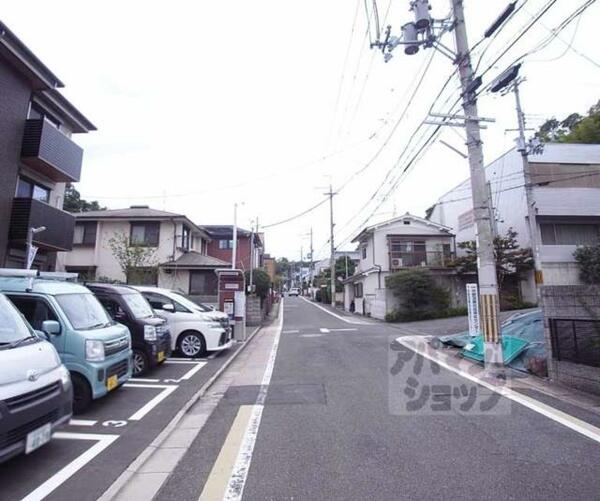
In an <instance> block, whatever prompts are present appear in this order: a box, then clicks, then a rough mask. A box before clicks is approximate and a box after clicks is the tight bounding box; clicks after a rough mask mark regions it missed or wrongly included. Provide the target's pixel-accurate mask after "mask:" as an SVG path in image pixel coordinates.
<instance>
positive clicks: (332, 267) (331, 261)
mask: <svg viewBox="0 0 600 501" xmlns="http://www.w3.org/2000/svg"><path fill="white" fill-rule="evenodd" d="M328 195H329V231H330V237H329V241H330V243H331V257H330V259H329V266H330V275H331V280H330V287H331V306H332V307H334V308H335V243H334V241H333V227H334V224H333V187H332V186H331V184H330V185H329V193H328Z"/></svg>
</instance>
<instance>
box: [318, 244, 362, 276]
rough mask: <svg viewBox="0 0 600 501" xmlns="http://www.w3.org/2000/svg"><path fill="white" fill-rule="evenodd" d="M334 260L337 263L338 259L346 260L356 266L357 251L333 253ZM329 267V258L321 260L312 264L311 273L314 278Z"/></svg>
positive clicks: (358, 258)
mask: <svg viewBox="0 0 600 501" xmlns="http://www.w3.org/2000/svg"><path fill="white" fill-rule="evenodd" d="M334 256H335V260H336V261H337V260H338V259H339V258H341V257H343V258H346V259H347V260H348V261H352V262H353V263H354V265H355V266H356V265H358V262H359V260H360V253H359V251H355V250H354V251H335V253H334ZM330 265H331V260H330V258H326V259H321V260H320V261H317V262H315V263H314V264H313V273H314V275H315V276H317V275H320V274H321V273H322V272H323V271H324V270H328V269H329V267H330Z"/></svg>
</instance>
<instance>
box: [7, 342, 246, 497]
mask: <svg viewBox="0 0 600 501" xmlns="http://www.w3.org/2000/svg"><path fill="white" fill-rule="evenodd" d="M235 349H236V348H234V349H231V350H229V351H227V352H223V353H220V354H217V353H214V354H210V355H209V356H208V357H207V358H206V359H195V360H189V359H178V358H177V357H176V356H174V358H171V359H169V360H167V361H166V362H165V363H164V364H163V365H162V366H161V367H157V368H155V369H154V370H152V371H151V372H149V373H148V374H147V375H145V376H144V378H133V379H132V380H130V382H129V383H127V384H125V385H124V386H123V387H122V388H119V389H117V390H115V391H113V392H112V393H111V394H109V395H107V396H106V397H105V398H102V399H100V400H98V401H96V402H94V403H93V404H92V405H91V407H90V408H89V409H88V410H87V411H86V412H85V413H84V414H82V415H78V416H75V418H74V419H73V420H71V423H70V424H69V426H67V427H66V428H64V429H62V430H61V431H60V432H58V433H56V434H55V435H54V438H53V439H52V441H51V442H50V443H49V444H47V445H45V446H44V447H42V448H40V449H39V450H37V451H35V452H33V453H32V454H30V455H28V456H20V457H17V458H14V459H12V460H11V461H9V462H8V463H5V464H2V465H0V485H2V487H1V488H0V500H1V501H4V500H7V501H8V500H10V501H15V500H18V499H26V500H28V501H33V500H37V499H49V500H69V501H70V500H73V501H87V500H89V501H93V500H96V499H98V498H99V497H100V496H101V495H102V494H103V493H104V492H105V491H106V489H108V487H109V486H110V485H111V484H112V482H113V481H114V480H115V479H116V478H117V477H118V476H119V475H120V474H121V473H122V472H123V470H125V469H126V468H127V466H129V464H130V463H131V462H132V461H133V460H134V459H135V458H136V457H137V456H138V455H139V454H140V453H141V452H142V451H143V450H144V449H145V448H146V447H147V446H148V445H149V444H150V443H151V442H152V441H153V440H154V439H155V438H156V436H157V435H158V434H159V433H160V432H161V431H162V430H163V429H164V428H165V426H166V425H167V424H168V423H169V421H170V420H171V419H172V418H173V416H174V415H175V414H176V413H177V412H178V411H179V410H180V409H181V407H183V406H184V405H185V403H186V402H187V401H188V400H189V399H190V398H191V397H192V396H193V395H194V393H196V392H197V391H198V389H199V388H200V387H201V386H202V385H203V384H204V383H205V382H206V381H207V380H208V379H210V378H211V376H212V375H213V374H214V373H215V372H216V371H217V370H218V369H219V368H220V367H221V365H222V364H224V363H225V362H226V361H227V359H228V358H229V357H230V356H232V355H233V353H234V351H235Z"/></svg>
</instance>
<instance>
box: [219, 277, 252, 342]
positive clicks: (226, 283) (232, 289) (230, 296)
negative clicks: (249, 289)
mask: <svg viewBox="0 0 600 501" xmlns="http://www.w3.org/2000/svg"><path fill="white" fill-rule="evenodd" d="M215 273H216V274H217V279H218V292H219V309H220V310H221V311H223V312H224V313H227V315H229V321H230V322H231V326H232V328H233V338H234V339H235V340H236V341H245V340H246V292H245V291H246V280H245V277H244V272H243V271H242V270H235V269H230V268H220V269H217V270H215Z"/></svg>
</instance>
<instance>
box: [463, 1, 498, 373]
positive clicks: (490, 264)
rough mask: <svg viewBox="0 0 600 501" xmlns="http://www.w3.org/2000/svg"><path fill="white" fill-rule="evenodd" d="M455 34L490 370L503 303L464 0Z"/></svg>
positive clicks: (493, 364)
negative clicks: (500, 295) (499, 289)
mask: <svg viewBox="0 0 600 501" xmlns="http://www.w3.org/2000/svg"><path fill="white" fill-rule="evenodd" d="M452 9H453V12H454V33H455V38H456V50H457V58H456V62H457V64H458V70H459V74H460V82H461V86H462V91H463V94H462V96H463V110H464V114H465V129H466V133H467V148H468V153H469V168H470V171H471V191H472V197H473V209H474V212H475V223H476V225H477V256H478V261H479V264H478V277H479V294H480V303H481V304H480V308H481V320H482V325H483V337H484V343H485V364H486V367H487V368H488V369H493V368H494V367H498V366H503V365H504V363H503V358H502V340H501V334H500V323H499V318H498V317H499V311H500V300H499V294H498V282H497V278H496V261H495V257H494V243H493V231H492V221H491V220H490V213H489V207H488V196H487V187H486V178H485V169H484V163H483V148H482V142H481V135H480V130H479V121H478V117H479V115H478V111H477V98H476V96H475V94H474V92H472V90H471V89H472V88H473V68H472V66H471V56H470V53H469V43H468V40H467V29H466V25H465V15H464V10H463V1H462V0H452Z"/></svg>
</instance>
